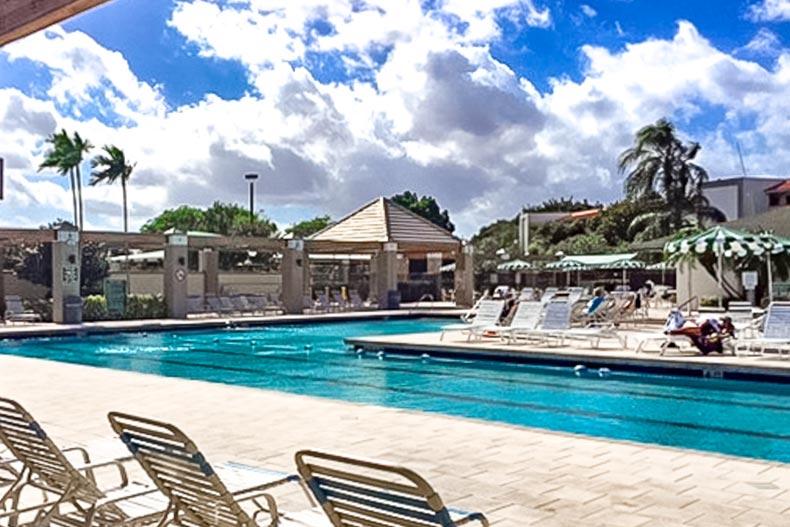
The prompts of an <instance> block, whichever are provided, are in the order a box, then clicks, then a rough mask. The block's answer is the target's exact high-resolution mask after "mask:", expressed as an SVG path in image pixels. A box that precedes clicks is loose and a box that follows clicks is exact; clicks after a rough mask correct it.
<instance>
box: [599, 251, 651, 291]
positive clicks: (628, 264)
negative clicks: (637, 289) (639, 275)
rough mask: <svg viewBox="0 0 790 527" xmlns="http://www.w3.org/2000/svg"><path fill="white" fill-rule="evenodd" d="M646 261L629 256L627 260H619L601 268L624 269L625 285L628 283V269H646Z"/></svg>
mask: <svg viewBox="0 0 790 527" xmlns="http://www.w3.org/2000/svg"><path fill="white" fill-rule="evenodd" d="M644 268H645V262H642V261H640V260H634V259H632V258H629V259H627V260H618V261H616V262H612V263H609V264H606V265H602V266H601V267H600V268H599V269H622V271H623V285H626V284H627V283H628V270H629V269H644Z"/></svg>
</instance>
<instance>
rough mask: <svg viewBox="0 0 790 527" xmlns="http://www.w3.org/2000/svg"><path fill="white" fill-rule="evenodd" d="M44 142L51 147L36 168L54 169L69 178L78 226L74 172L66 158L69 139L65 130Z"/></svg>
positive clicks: (75, 223)
mask: <svg viewBox="0 0 790 527" xmlns="http://www.w3.org/2000/svg"><path fill="white" fill-rule="evenodd" d="M46 142H47V143H49V144H51V145H52V147H51V149H50V150H49V151H47V153H46V154H44V161H42V162H41V164H40V165H39V166H38V170H39V171H41V170H43V169H45V168H54V169H55V170H57V171H58V173H59V174H60V175H61V176H65V175H68V176H69V188H70V189H71V200H72V206H73V212H74V225H77V226H78V225H79V224H80V219H79V210H78V206H77V185H76V182H75V181H74V172H73V171H72V170H71V169H70V167H69V164H68V162H67V160H66V159H67V156H68V155H69V152H70V150H71V138H70V137H69V134H68V133H67V132H66V130H62V131H61V132H59V133H53V134H52V135H50V136H49V137H47V139H46Z"/></svg>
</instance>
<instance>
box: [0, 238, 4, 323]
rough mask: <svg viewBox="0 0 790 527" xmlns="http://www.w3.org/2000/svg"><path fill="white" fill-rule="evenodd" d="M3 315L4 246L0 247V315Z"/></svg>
mask: <svg viewBox="0 0 790 527" xmlns="http://www.w3.org/2000/svg"><path fill="white" fill-rule="evenodd" d="M3 313H5V245H0V314H3Z"/></svg>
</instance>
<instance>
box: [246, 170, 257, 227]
mask: <svg viewBox="0 0 790 527" xmlns="http://www.w3.org/2000/svg"><path fill="white" fill-rule="evenodd" d="M244 179H246V180H247V181H249V182H250V228H252V226H253V224H254V223H255V180H256V179H258V174H252V173H250V174H244Z"/></svg>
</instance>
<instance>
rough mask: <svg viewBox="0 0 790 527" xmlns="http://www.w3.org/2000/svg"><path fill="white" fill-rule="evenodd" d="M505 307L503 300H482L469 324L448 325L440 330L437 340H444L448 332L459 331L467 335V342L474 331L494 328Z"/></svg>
mask: <svg viewBox="0 0 790 527" xmlns="http://www.w3.org/2000/svg"><path fill="white" fill-rule="evenodd" d="M504 307H505V301H504V300H482V301H480V302H479V303H478V305H477V313H476V314H475V316H474V318H473V319H471V322H466V323H462V324H450V325H449V326H444V327H443V328H442V333H441V335H440V336H439V340H444V334H445V333H446V332H448V331H461V332H466V333H468V338H467V340H470V339H471V338H472V336H473V334H474V330H478V329H481V328H486V327H491V326H495V325H496V324H497V322H499V318H500V317H501V316H502V310H503V309H504Z"/></svg>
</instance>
